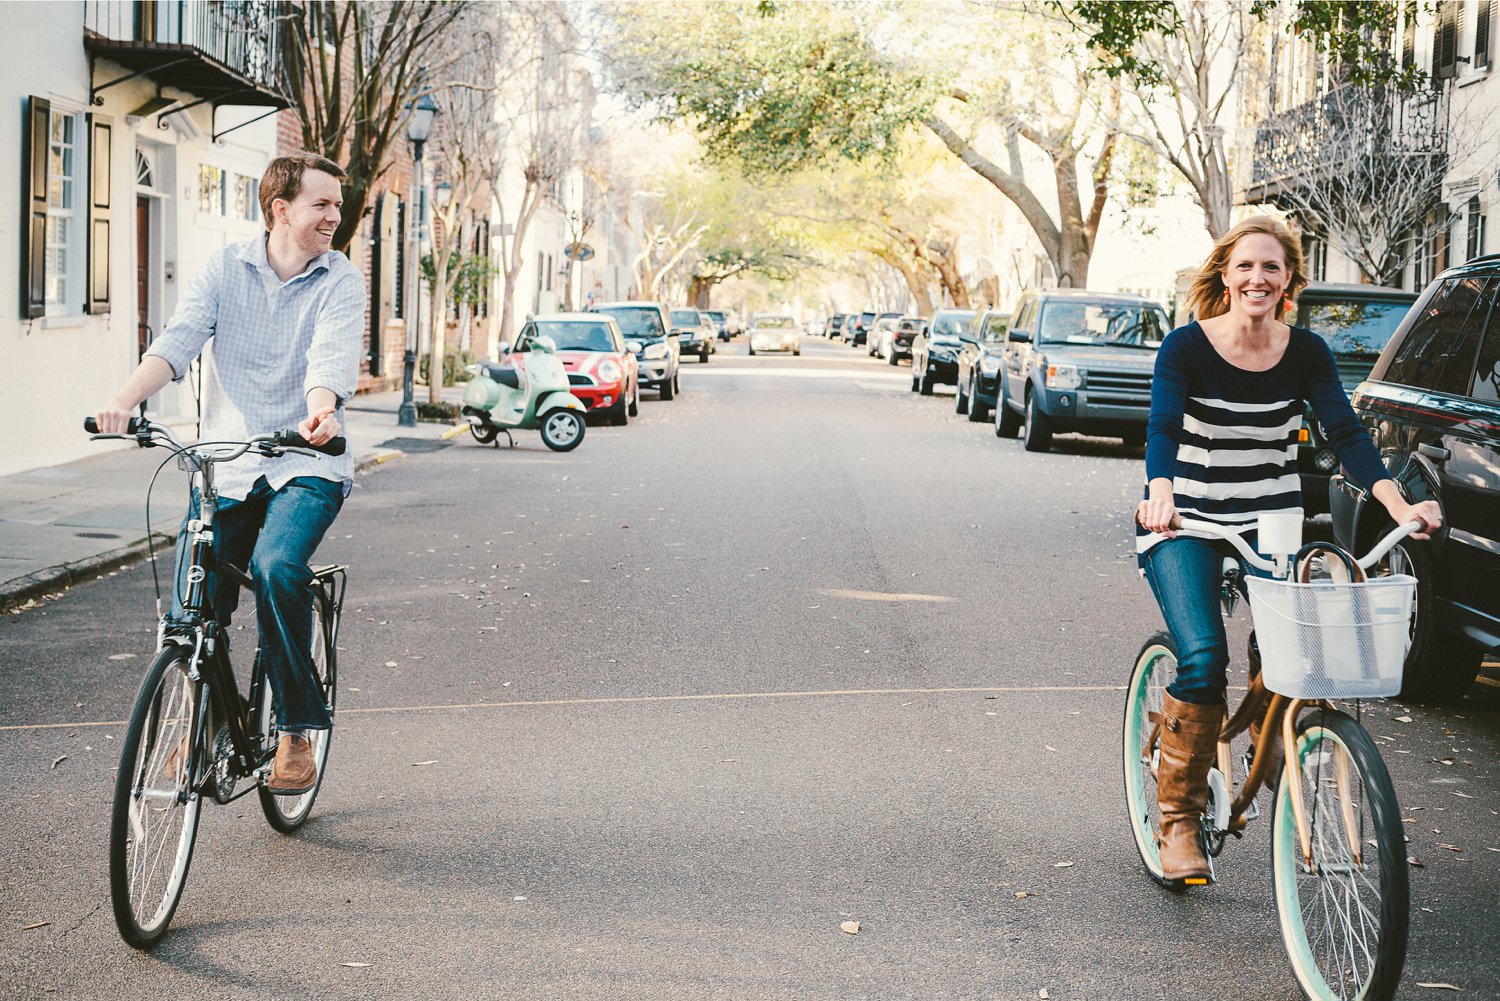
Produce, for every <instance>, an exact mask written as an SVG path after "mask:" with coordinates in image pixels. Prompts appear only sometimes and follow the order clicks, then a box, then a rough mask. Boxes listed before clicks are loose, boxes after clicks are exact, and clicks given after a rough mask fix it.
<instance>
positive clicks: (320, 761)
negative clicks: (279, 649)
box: [258, 590, 338, 834]
mask: <svg viewBox="0 0 1500 1001" xmlns="http://www.w3.org/2000/svg"><path fill="white" fill-rule="evenodd" d="M331 615H332V609H331V608H330V607H329V604H328V600H327V599H326V598H325V597H324V596H323V592H322V591H319V590H315V591H314V592H313V624H312V668H313V675H314V676H315V677H316V678H317V679H318V688H319V690H320V691H322V693H323V702H324V704H325V705H327V706H328V716H329V719H332V718H333V709H334V701H335V698H336V696H337V694H338V670H337V651H336V650H335V649H334V646H333V644H332V643H330V642H329V636H330V634H331V632H332V630H331V619H330V616H331ZM261 691H262V693H263V694H262V703H261V706H262V708H261V713H260V719H261V726H262V727H263V728H264V732H265V734H266V737H267V741H266V746H270V743H271V741H272V740H273V739H274V736H273V734H274V728H275V725H276V704H275V700H274V699H273V698H272V695H271V686H270V684H269V683H265V684H262V685H261ZM307 735H308V738H309V739H310V740H311V741H312V748H313V762H314V763H315V764H316V765H317V766H318V778H317V782H316V783H315V784H314V785H313V787H312V788H311V789H309V790H307V792H305V793H303V794H302V795H300V796H273V795H271V794H270V793H269V792H267V791H266V787H265V785H261V787H260V789H259V790H258V792H259V794H260V808H261V812H262V813H264V814H265V815H266V821H267V822H268V823H269V824H270V825H271V826H272V827H274V828H276V830H278V831H280V832H281V833H282V834H291V833H292V832H293V831H295V830H297V828H299V827H301V826H302V825H303V824H305V823H307V818H308V816H309V815H310V814H311V813H312V808H313V803H314V802H315V801H316V800H317V798H318V790H319V789H321V788H322V787H323V773H324V770H325V769H326V768H327V765H328V748H329V745H330V744H331V743H332V742H333V731H332V730H309V731H307Z"/></svg>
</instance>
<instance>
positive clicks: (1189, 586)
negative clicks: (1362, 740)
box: [1136, 216, 1441, 880]
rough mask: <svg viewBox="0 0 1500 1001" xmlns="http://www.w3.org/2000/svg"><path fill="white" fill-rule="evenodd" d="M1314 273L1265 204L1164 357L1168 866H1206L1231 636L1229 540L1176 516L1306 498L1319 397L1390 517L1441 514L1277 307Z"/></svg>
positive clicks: (1179, 869)
mask: <svg viewBox="0 0 1500 1001" xmlns="http://www.w3.org/2000/svg"><path fill="white" fill-rule="evenodd" d="M1306 284H1307V275H1306V271H1305V269H1304V265H1303V260H1302V250H1301V247H1300V245H1299V242H1298V240H1297V238H1296V236H1294V235H1293V234H1292V232H1291V231H1290V230H1289V229H1288V228H1287V227H1286V225H1285V224H1283V223H1282V222H1280V221H1279V220H1277V219H1274V218H1272V217H1270V216H1257V217H1255V218H1251V219H1247V220H1245V221H1244V222H1241V223H1239V224H1238V225H1236V226H1234V227H1233V228H1232V229H1230V231H1229V232H1228V233H1226V234H1225V235H1224V236H1223V237H1222V238H1220V239H1219V241H1218V242H1217V243H1215V244H1214V248H1213V251H1212V252H1211V253H1210V254H1209V256H1208V259H1207V260H1206V261H1204V262H1203V266H1202V268H1201V269H1200V270H1199V272H1198V276H1197V278H1196V279H1195V280H1194V282H1193V290H1192V293H1191V298H1190V300H1189V304H1190V306H1191V308H1192V312H1193V315H1195V316H1196V317H1197V318H1198V319H1196V320H1195V321H1193V322H1191V323H1189V324H1187V325H1186V326H1184V327H1179V328H1178V329H1176V330H1174V331H1172V333H1170V334H1169V335H1167V337H1166V339H1165V340H1163V341H1162V344H1161V350H1160V352H1159V354H1158V355H1157V359H1156V374H1155V377H1154V381H1153V383H1152V388H1151V417H1150V421H1149V423H1148V425H1147V441H1146V478H1147V485H1146V499H1145V500H1143V501H1141V503H1140V506H1139V507H1138V508H1137V511H1136V520H1137V522H1138V525H1137V534H1136V552H1137V554H1138V555H1139V558H1140V563H1141V569H1142V571H1143V572H1144V574H1145V576H1146V579H1147V580H1148V581H1149V582H1150V584H1151V590H1152V593H1153V594H1154V595H1155V597H1156V601H1157V603H1158V604H1159V605H1160V606H1161V612H1162V618H1163V619H1165V620H1166V625H1167V629H1168V630H1169V631H1170V632H1171V634H1172V639H1173V640H1174V641H1175V643H1176V646H1177V653H1178V656H1177V664H1178V666H1177V676H1176V678H1175V679H1174V680H1173V682H1172V684H1171V685H1170V686H1169V687H1168V689H1167V693H1166V698H1165V703H1164V706H1163V719H1162V720H1161V736H1160V751H1161V756H1160V763H1159V766H1158V772H1157V801H1158V805H1159V807H1160V811H1161V863H1162V869H1163V876H1164V878H1166V879H1181V880H1199V879H1208V878H1211V870H1210V868H1209V864H1208V860H1207V858H1205V856H1204V854H1203V849H1202V845H1201V844H1200V841H1199V838H1198V817H1199V815H1200V814H1201V813H1202V812H1203V808H1204V806H1205V804H1206V803H1207V801H1208V795H1209V788H1208V772H1209V768H1210V767H1211V766H1212V764H1213V761H1214V756H1215V749H1216V746H1217V742H1218V737H1219V730H1220V726H1221V724H1222V721H1223V718H1224V709H1225V704H1224V693H1225V688H1226V687H1227V678H1226V669H1227V667H1228V665H1229V646H1228V643H1227V640H1226V637H1225V632H1224V621H1223V618H1222V615H1221V613H1220V611H1219V587H1220V581H1221V572H1220V571H1221V566H1222V563H1223V558H1224V557H1225V556H1226V555H1233V550H1232V549H1231V548H1230V547H1229V546H1228V545H1227V544H1226V543H1224V542H1222V541H1216V540H1210V539H1208V538H1204V537H1194V535H1193V533H1191V532H1178V531H1174V530H1173V528H1172V524H1173V520H1174V518H1176V517H1177V516H1178V515H1179V514H1181V515H1183V516H1186V517H1190V518H1197V519H1201V520H1204V521H1211V522H1215V523H1217V524H1220V525H1223V526H1225V527H1227V528H1231V529H1233V530H1234V531H1237V532H1240V533H1241V534H1242V535H1243V536H1244V537H1245V538H1246V541H1247V542H1250V543H1251V545H1252V547H1253V545H1254V533H1255V524H1256V519H1257V517H1258V516H1259V515H1262V514H1268V513H1275V512H1290V511H1298V512H1300V510H1301V507H1302V495H1301V490H1300V487H1299V479H1298V476H1297V467H1296V453H1297V433H1298V430H1299V429H1300V427H1301V424H1302V418H1303V412H1304V405H1305V404H1311V405H1312V408H1313V410H1314V411H1315V412H1316V413H1317V417H1318V420H1319V422H1320V423H1321V424H1322V426H1323V428H1324V430H1325V431H1326V432H1327V437H1328V442H1329V445H1330V446H1331V447H1332V448H1333V451H1334V453H1335V454H1336V455H1337V456H1338V459H1339V461H1340V462H1341V463H1342V464H1343V466H1344V469H1345V471H1346V472H1347V473H1348V474H1349V475H1350V476H1351V477H1352V478H1353V479H1354V480H1355V481H1356V482H1358V483H1360V484H1362V485H1364V486H1366V487H1368V488H1369V489H1370V491H1371V493H1372V494H1373V495H1374V497H1375V499H1376V500H1378V501H1380V503H1381V504H1382V505H1384V507H1385V509H1386V511H1387V512H1388V513H1389V514H1390V517H1391V520H1392V521H1394V522H1395V523H1396V524H1398V525H1400V524H1403V523H1405V522H1409V521H1421V522H1422V525H1423V532H1422V533H1418V534H1416V535H1415V536H1414V538H1417V539H1425V538H1427V535H1426V534H1425V533H1427V532H1431V531H1433V530H1435V529H1437V528H1438V527H1439V526H1440V524H1441V514H1440V512H1439V509H1438V506H1437V504H1436V503H1434V502H1432V501H1425V502H1423V503H1420V504H1410V503H1408V502H1407V501H1406V499H1405V498H1404V497H1403V496H1402V495H1401V491H1400V489H1399V488H1398V487H1397V485H1396V482H1395V480H1393V479H1392V478H1391V476H1390V474H1389V473H1387V472H1386V469H1385V466H1384V464H1383V463H1382V462H1381V460H1380V454H1379V453H1378V452H1377V451H1376V449H1375V446H1374V445H1373V444H1372V443H1371V441H1370V439H1369V437H1368V436H1367V435H1366V434H1365V431H1364V428H1363V427H1362V426H1361V425H1360V422H1359V421H1358V419H1357V418H1356V417H1355V416H1354V411H1353V409H1352V408H1351V407H1350V405H1349V398H1348V396H1347V395H1345V393H1344V389H1343V386H1342V384H1341V383H1340V382H1339V377H1338V371H1337V369H1336V368H1335V366H1334V361H1333V354H1332V352H1330V351H1329V349H1328V346H1327V344H1326V343H1325V342H1324V341H1323V339H1322V338H1321V337H1319V336H1318V335H1316V334H1315V333H1313V332H1312V331H1310V330H1304V329H1301V328H1297V327H1291V326H1288V325H1287V324H1286V323H1284V322H1282V320H1281V317H1282V316H1283V315H1285V314H1286V313H1287V312H1288V311H1289V310H1291V308H1292V302H1293V297H1294V296H1296V294H1297V293H1298V292H1300V291H1301V290H1302V287H1303V286H1304V285H1306ZM1244 570H1245V572H1246V573H1250V574H1255V573H1257V571H1256V570H1254V568H1250V567H1245V568H1244Z"/></svg>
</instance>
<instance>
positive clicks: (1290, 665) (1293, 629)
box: [1249, 574, 1417, 699]
mask: <svg viewBox="0 0 1500 1001" xmlns="http://www.w3.org/2000/svg"><path fill="white" fill-rule="evenodd" d="M1249 585H1250V614H1251V617H1252V618H1253V619H1254V620H1255V635H1256V638H1257V640H1258V641H1259V644H1260V657H1261V678H1262V680H1263V681H1264V682H1265V685H1266V687H1267V688H1269V689H1270V690H1271V691H1273V692H1279V693H1281V694H1282V695H1285V696H1288V697H1290V698H1294V699H1355V698H1381V697H1384V696H1387V695H1395V694H1396V693H1397V692H1399V691H1400V690H1401V674H1402V666H1403V665H1404V664H1405V662H1406V653H1407V650H1408V649H1409V648H1410V647H1411V613H1412V604H1413V603H1414V602H1415V600H1416V594H1417V579H1416V578H1415V577H1412V576H1409V575H1407V574H1392V575H1391V576H1389V577H1376V578H1373V579H1371V580H1367V581H1360V582H1358V583H1348V582H1340V581H1327V580H1320V581H1313V582H1311V583H1306V584H1303V583H1298V582H1295V581H1285V580H1274V579H1270V578H1263V577H1254V578H1251V579H1250V581H1249Z"/></svg>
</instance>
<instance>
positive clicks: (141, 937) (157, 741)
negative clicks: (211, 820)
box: [109, 647, 206, 949]
mask: <svg viewBox="0 0 1500 1001" xmlns="http://www.w3.org/2000/svg"><path fill="white" fill-rule="evenodd" d="M188 666H189V655H188V654H187V653H186V652H184V651H183V650H180V649H178V648H175V647H168V648H167V649H164V650H162V651H161V652H160V653H159V654H157V656H156V660H155V661H153V662H152V664H151V668H150V669H149V670H148V671H147V672H146V677H145V679H144V680H143V681H142V682H141V689H140V693H139V694H138V695H137V696H136V700H135V708H134V709H133V710H132V711H131V714H130V723H129V725H128V726H127V728H126V730H125V740H124V743H123V744H122V745H121V748H120V769H119V772H118V773H117V774H116V776H115V799H114V810H113V814H112V816H111V818H110V825H109V892H110V899H111V901H112V903H113V904H114V911H115V924H117V925H118V926H119V928H120V935H121V937H123V938H124V939H125V941H126V942H128V943H130V944H131V945H133V946H135V947H136V948H137V949H148V948H150V947H151V946H153V945H155V944H156V943H157V942H158V941H160V939H161V937H162V936H163V935H165V934H166V932H167V925H168V924H170V923H171V921H172V915H173V913H175V912H176V910H177V902H178V901H179V900H181V899H182V889H183V886H184V885H186V883H187V872H188V864H189V863H190V862H191V861H192V858H193V841H194V839H195V838H196V837H197V834H198V815H199V812H200V811H201V810H202V808H203V799H202V797H201V796H200V795H199V793H198V792H197V791H196V790H194V789H192V788H190V786H189V783H190V781H191V777H192V771H193V769H192V768H190V767H189V765H190V762H191V761H192V759H193V758H194V756H195V755H198V754H199V752H200V749H199V748H197V747H196V746H195V744H196V743H197V741H195V739H194V734H195V733H197V732H199V729H200V728H199V727H197V726H196V721H197V717H198V715H199V710H200V707H201V706H202V704H203V703H202V699H203V697H204V696H205V695H206V691H205V689H204V687H203V686H202V684H201V683H200V682H196V681H193V680H192V679H190V678H189V677H188Z"/></svg>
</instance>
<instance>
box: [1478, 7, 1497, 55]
mask: <svg viewBox="0 0 1500 1001" xmlns="http://www.w3.org/2000/svg"><path fill="white" fill-rule="evenodd" d="M1493 14H1494V10H1493V3H1492V0H1479V11H1478V14H1477V15H1476V16H1475V20H1474V66H1475V68H1476V69H1477V68H1478V67H1480V66H1488V65H1489V64H1490V19H1491V18H1492V16H1493Z"/></svg>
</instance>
